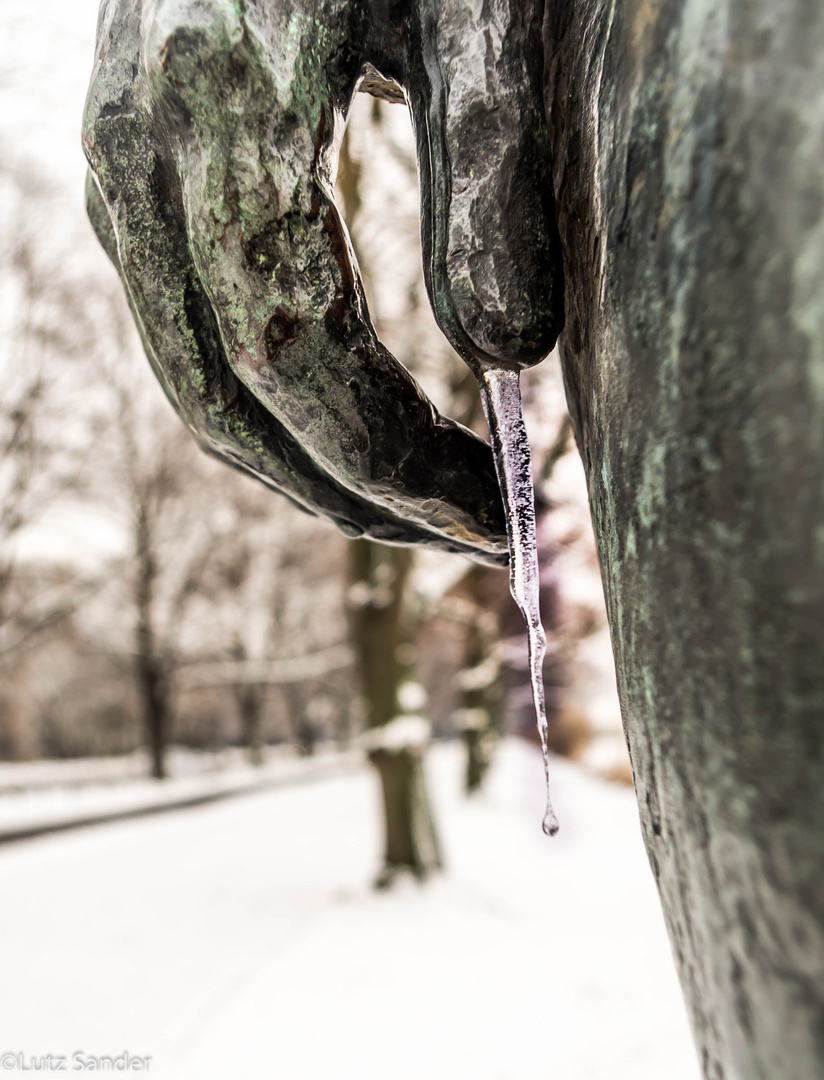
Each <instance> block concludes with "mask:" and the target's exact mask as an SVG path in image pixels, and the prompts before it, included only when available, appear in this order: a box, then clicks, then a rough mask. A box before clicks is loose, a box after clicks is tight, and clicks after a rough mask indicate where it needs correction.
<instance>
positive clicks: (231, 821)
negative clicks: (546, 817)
mask: <svg viewBox="0 0 824 1080" xmlns="http://www.w3.org/2000/svg"><path fill="white" fill-rule="evenodd" d="M462 767H463V761H462V752H461V748H460V746H459V745H458V744H456V743H455V744H450V745H447V746H443V747H439V748H436V750H435V751H433V753H432V755H431V758H430V771H429V776H430V781H431V788H432V791H433V797H434V801H435V803H436V807H437V811H438V815H439V821H440V824H441V828H442V833H443V841H444V848H445V853H446V858H447V860H448V865H447V870H446V872H445V873H444V874H443V875H441V876H440V877H439V878H438V879H437V880H433V881H432V882H430V883H429V884H427V885H425V886H418V885H416V884H414V883H413V882H411V881H409V882H402V883H401V884H400V886H399V887H398V888H396V889H395V890H392V891H390V892H388V893H376V892H375V891H374V890H373V889H372V887H371V881H372V879H373V877H374V874H375V871H376V869H377V867H378V862H379V854H380V835H379V820H380V818H379V813H378V791H377V788H376V783H375V778H374V777H373V775H372V772H371V770H369V769H368V768H367V767H366V766H363V767H360V768H357V767H355V768H352V769H351V771H350V772H348V773H347V774H345V775H341V776H337V777H334V778H328V779H324V780H320V781H318V782H317V783H315V784H312V785H306V786H303V787H292V788H286V789H283V790H273V791H271V792H266V793H262V794H259V795H252V796H248V797H247V798H244V799H239V800H237V801H231V802H222V803H217V804H214V805H210V806H205V807H200V808H197V809H192V810H187V811H182V812H179V813H176V814H171V815H168V816H162V817H157V818H149V819H143V820H140V821H134V822H125V823H123V822H121V823H118V824H113V825H105V826H100V827H99V828H96V829H94V830H87V831H82V832H78V833H68V834H63V835H61V836H59V837H58V836H55V837H49V838H43V839H39V840H35V841H31V842H27V843H25V844H20V845H14V846H10V847H7V848H4V849H0V880H2V890H1V891H0V926H2V930H0V955H2V956H3V979H2V980H0V1054H3V1053H11V1054H22V1055H24V1057H23V1058H22V1061H23V1063H26V1062H27V1061H28V1062H31V1060H32V1059H34V1058H38V1057H39V1056H42V1055H47V1054H52V1055H66V1056H67V1058H68V1065H69V1068H70V1067H71V1055H72V1054H73V1053H74V1052H75V1051H80V1052H82V1053H84V1055H86V1056H101V1055H118V1054H122V1053H123V1052H124V1051H128V1052H129V1053H130V1054H131V1055H132V1056H133V1057H139V1056H143V1057H145V1056H149V1057H151V1062H150V1075H154V1076H156V1077H162V1078H164V1080H212V1078H215V1080H218V1078H220V1080H230V1078H231V1080H235V1078H237V1080H257V1078H276V1077H284V1078H288V1080H303V1078H306V1080H326V1078H329V1080H344V1078H350V1077H351V1078H353V1080H354V1078H358V1080H373V1078H374V1080H386V1078H389V1077H391V1078H393V1080H405V1078H407V1077H408V1078H412V1077H414V1078H415V1080H419V1078H420V1077H422V1076H427V1077H432V1078H433V1080H462V1078H467V1080H503V1078H507V1080H509V1078H512V1080H533V1078H534V1080H538V1078H547V1080H549V1078H553V1080H554V1078H556V1077H557V1078H559V1080H630V1078H631V1080H664V1078H666V1080H697V1077H698V1068H697V1065H696V1062H695V1057H694V1053H693V1049H692V1045H691V1041H690V1036H689V1031H688V1028H687V1023H686V1019H685V1014H684V1008H683V1004H682V1001H681V996H680V992H679V988H678V985H677V981H676V977H675V974H674V969H673V964H672V960H671V957H670V951H669V945H668V942H667V938H666V934H665V932H664V927H663V922H662V917H661V913H660V909H659V906H658V900H657V896H656V894H655V888H654V885H653V882H652V877H651V875H650V872H649V868H648V866H647V862H646V857H645V854H644V851H643V847H642V844H641V839H640V833H639V828H638V822H637V810H636V807H635V802H634V798H633V796H632V793H631V792H630V791H628V790H627V789H625V788H622V787H619V786H615V785H609V784H606V783H604V782H603V781H600V780H597V779H594V778H592V777H590V776H587V775H586V774H585V773H584V772H582V771H581V770H580V769H579V768H578V767H576V766H574V765H570V764H568V763H565V762H562V761H554V762H553V770H552V771H553V780H554V798H555V804H556V807H557V810H558V814H559V817H560V818H561V824H562V830H561V833H560V834H559V836H558V837H557V838H556V839H555V840H552V841H550V840H547V839H546V838H545V837H544V836H543V834H542V833H541V830H540V818H541V812H542V795H543V792H542V779H543V777H542V771H543V770H542V767H541V763H540V758H539V756H538V754H537V752H536V751H535V750H534V749H533V748H532V747H531V746H528V745H526V744H523V743H519V742H516V741H509V742H507V743H506V744H505V745H504V747H503V748H502V750H501V752H500V753H499V755H498V758H497V760H496V764H495V766H494V768H493V771H492V774H491V776H490V782H489V785H488V789H487V790H486V791H485V792H483V793H482V794H481V795H480V796H478V797H473V798H472V799H466V798H464V796H463V795H462V793H461V790H460V781H461V773H462ZM8 1071H9V1072H12V1070H11V1069H9V1070H8Z"/></svg>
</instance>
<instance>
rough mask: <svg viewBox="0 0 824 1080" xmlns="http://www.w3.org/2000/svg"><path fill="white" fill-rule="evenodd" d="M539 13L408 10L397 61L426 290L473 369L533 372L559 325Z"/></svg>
mask: <svg viewBox="0 0 824 1080" xmlns="http://www.w3.org/2000/svg"><path fill="white" fill-rule="evenodd" d="M542 8H543V3H542V2H540V0H506V2H504V3H500V4H495V5H494V6H493V8H490V6H489V5H488V4H486V3H485V2H483V0H444V2H443V3H439V4H433V3H432V2H431V0H418V2H417V4H416V5H415V11H416V16H415V19H414V20H413V22H414V25H413V27H412V28H411V30H410V45H409V47H408V50H407V55H406V57H405V61H404V67H405V74H404V81H405V83H406V86H407V93H408V97H409V101H410V107H411V110H412V115H413V120H414V124H415V130H416V136H417V141H418V156H419V161H420V182H421V204H422V214H421V227H422V238H423V246H424V271H425V275H426V280H427V287H428V289H429V295H430V299H431V301H432V305H433V309H434V311H435V316H436V318H437V320H438V323H439V325H440V326H441V328H442V330H443V331H444V333H445V334H446V336H447V337H448V338H449V340H450V342H451V343H452V345H453V347H454V348H455V349H456V350H457V351H458V352H459V353H460V354H461V355H462V356H463V357H464V359H465V360H467V361H468V362H469V363H470V365H471V366H473V367H476V366H477V364H478V362H479V361H480V362H483V360H488V361H490V362H492V363H500V362H503V363H508V364H515V365H518V366H525V365H528V364H532V363H535V362H537V361H539V360H540V359H542V358H543V357H544V356H546V355H547V353H549V352H550V350H551V349H552V347H553V346H554V344H555V340H556V338H557V336H558V334H559V332H560V330H561V328H562V325H563V273H562V263H561V250H560V240H559V237H558V231H557V227H556V224H555V209H554V197H553V186H552V171H551V154H550V143H549V137H548V131H547V124H546V117H545V113H544V109H543V99H542V87H541V78H542V72H543V49H542V42H541V18H540V16H541V11H542Z"/></svg>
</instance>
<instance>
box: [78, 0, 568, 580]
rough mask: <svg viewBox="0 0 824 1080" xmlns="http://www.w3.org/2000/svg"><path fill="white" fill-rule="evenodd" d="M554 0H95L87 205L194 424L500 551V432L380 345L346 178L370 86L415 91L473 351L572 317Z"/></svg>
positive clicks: (305, 495)
mask: <svg viewBox="0 0 824 1080" xmlns="http://www.w3.org/2000/svg"><path fill="white" fill-rule="evenodd" d="M539 13H540V5H539V4H536V3H527V4H525V5H524V4H520V3H518V4H516V3H512V4H496V5H492V7H491V8H490V6H489V5H488V4H486V3H481V2H480V0H478V2H473V3H468V2H466V0H455V2H454V3H451V4H437V5H436V4H430V3H427V2H422V3H421V4H419V5H406V4H404V5H389V4H384V3H381V2H375V3H374V4H368V3H366V2H361V0H359V2H342V0H324V2H321V3H313V4H309V3H300V2H297V0H277V2H274V0H247V2H246V3H243V4H238V3H234V2H230V0H156V2H149V0H104V3H103V6H102V10H101V15H100V23H99V33H98V44H97V52H96V58H95V67H94V73H93V77H92V82H91V87H90V90H89V97H88V100H87V105H86V112H85V120H84V133H83V138H84V146H85V150H86V154H87V157H88V159H89V162H90V165H91V170H92V177H91V179H90V183H89V188H88V202H89V211H90V216H91V219H92V221H93V223H94V225H95V228H96V230H97V232H98V235H99V237H100V238H101V241H102V242H103V243H104V245H105V246H106V248H107V250H108V252H109V254H110V256H111V258H112V260H113V261H114V262H115V265H116V266H117V267H118V269H119V270H120V273H121V275H122V278H123V280H124V283H125V285H126V289H127V292H128V295H129V298H130V302H131V304H132V309H133V312H134V315H135V319H136V321H137V323H138V326H139V327H140V330H141V333H142V336H143V340H144V344H145V347H146V351H147V354H148V356H149V359H150V361H151V363H152V364H153V366H154V369H155V371H156V373H157V375H158V377H159V378H160V380H161V382H162V384H163V385H164V387H165V389H166V392H167V394H168V396H169V398H170V399H171V401H172V402H173V404H174V405H175V407H176V408H177V410H178V411H179V412H180V414H181V416H182V417H183V418H184V420H185V421H186V422H187V424H188V425H189V427H190V428H191V429H192V431H193V432H194V433H195V435H196V437H197V438H198V439H199V441H200V442H201V444H202V445H203V446H204V447H205V448H207V449H209V450H211V451H212V452H213V453H216V454H218V455H219V456H221V457H223V458H225V459H226V460H228V461H230V462H231V463H232V464H235V465H236V466H238V467H240V468H243V469H245V470H247V471H250V472H252V473H254V474H255V475H257V476H259V477H260V478H261V479H263V480H264V481H266V482H268V483H270V484H271V485H272V486H274V487H276V488H277V489H279V490H281V491H283V492H285V493H287V494H288V495H289V496H290V497H291V498H293V499H294V500H295V501H296V502H298V503H299V504H300V505H302V506H303V507H305V508H307V509H311V510H314V511H316V512H320V513H322V514H324V515H326V516H327V517H329V518H331V519H332V520H333V521H335V522H336V523H337V524H338V525H340V526H341V528H343V529H344V531H346V532H347V533H349V534H350V535H357V534H360V533H366V534H367V535H369V536H371V537H374V538H376V539H384V540H392V541H396V542H407V543H428V544H433V545H436V546H440V547H444V548H446V549H448V550H453V551H459V552H462V553H465V554H471V555H474V556H476V557H480V558H486V559H488V560H492V561H500V562H505V561H506V558H507V555H506V539H505V536H504V515H503V509H502V506H501V501H500V496H499V493H498V489H497V482H496V478H495V471H494V467H493V463H492V456H491V453H490V450H489V447H488V446H487V445H486V444H485V443H484V442H482V441H481V440H479V439H477V438H476V437H475V436H474V435H472V434H471V433H470V432H468V431H466V430H465V429H463V428H461V427H460V426H459V425H457V424H455V423H453V422H452V421H450V420H447V419H444V418H442V417H440V416H439V415H438V413H437V412H436V410H435V409H434V407H433V406H432V405H431V403H430V402H429V401H428V400H427V399H426V398H425V397H424V395H423V393H422V392H421V390H420V388H419V387H418V386H417V384H416V383H415V382H414V380H413V379H412V378H411V377H410V376H409V374H408V373H407V372H406V371H405V369H404V368H402V367H401V366H400V365H399V364H398V363H397V362H396V361H395V360H394V358H393V357H391V356H390V355H389V354H388V352H387V351H386V349H384V348H383V346H382V345H381V344H380V342H379V341H378V340H377V338H376V335H375V332H374V329H373V327H372V324H371V322H370V319H369V315H368V312H367V309H366V302H365V298H364V293H363V288H362V285H361V281H360V277H359V274H358V269H357V265H356V262H355V258H354V255H353V252H352V249H351V246H350V243H349V239H348V236H347V232H346V228H345V225H344V224H343V222H342V220H341V217H340V215H339V213H338V211H337V209H336V207H335V205H334V200H333V181H334V173H335V169H336V166H337V151H338V147H339V142H340V138H341V137H342V132H343V126H344V123H345V116H346V113H347V110H348V108H349V106H350V103H351V100H352V96H353V94H354V93H355V91H356V89H357V87H358V84H359V81H360V80H361V79H365V80H366V85H367V87H368V88H370V89H371V90H373V91H374V92H377V93H380V94H382V95H383V96H389V97H393V96H395V97H396V96H397V94H398V88H399V87H401V86H403V87H404V88H405V89H406V93H407V94H408V97H409V100H410V104H411V107H412V112H413V118H414V121H415V124H416V129H417V137H418V146H419V150H420V152H421V155H422V162H421V177H422V194H423V204H424V211H423V221H422V226H423V232H424V236H425V247H426V253H427V257H426V273H427V281H428V284H429V287H430V291H431V295H432V297H433V303H434V307H435V310H436V312H437V315H438V318H439V320H440V322H441V325H442V327H443V328H444V330H445V331H446V333H447V334H448V336H449V337H450V339H451V340H452V342H453V343H454V344H455V345H456V347H457V348H458V349H459V351H460V352H461V353H462V355H464V357H465V358H467V359H468V360H471V361H472V362H473V363H474V364H478V363H482V362H484V361H489V360H493V361H495V362H498V361H500V360H501V359H503V360H504V361H505V362H507V363H532V362H534V361H536V360H537V359H540V357H541V356H543V355H545V354H546V353H547V352H548V351H549V349H550V348H551V346H552V344H553V343H554V340H555V337H556V335H557V332H558V329H559V321H558V320H559V315H560V299H561V291H560V273H559V271H558V245H557V241H555V242H554V231H553V230H554V217H553V214H552V204H551V196H550V195H549V192H550V190H551V185H550V183H549V175H550V174H549V165H548V156H547V134H546V125H545V120H544V115H543V110H542V108H541V106H540V92H539V81H540V55H541V42H540V19H539Z"/></svg>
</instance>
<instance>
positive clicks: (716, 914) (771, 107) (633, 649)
mask: <svg viewBox="0 0 824 1080" xmlns="http://www.w3.org/2000/svg"><path fill="white" fill-rule="evenodd" d="M545 31H546V32H545V48H546V65H547V66H546V87H545V93H546V102H547V105H548V108H549V115H550V121H551V123H550V127H551V131H552V141H553V158H554V168H555V190H556V192H557V196H558V203H557V208H558V222H559V229H560V235H561V239H562V242H563V245H564V269H565V274H566V327H565V329H564V332H563V335H562V337H561V345H562V351H563V359H564V368H565V378H566V382H567V392H568V399H569V404H570V411H571V413H572V416H573V421H574V425H575V431H576V437H577V440H578V445H579V448H580V450H581V454H582V457H583V459H584V463H585V466H586V470H587V476H588V483H589V495H590V503H591V506H592V512H593V520H594V523H595V530H596V535H597V540H598V547H599V551H600V557H601V568H602V574H603V580H604V586H605V592H606V596H607V605H608V610H609V619H610V624H611V629H612V640H613V647H614V652H615V658H616V669H617V672H618V682H619V692H620V696H621V703H622V710H623V716H624V725H625V729H626V733H627V737H628V741H629V745H630V749H631V753H632V763H633V772H634V776H635V785H636V791H637V795H638V801H639V805H640V808H641V818H642V824H643V829H644V836H645V840H646V844H647V850H648V852H649V856H650V861H651V864H652V867H653V871H654V873H655V876H656V879H657V881H658V886H659V889H660V892H661V897H662V900H663V904H664V912H665V915H666V918H667V922H668V925H669V930H670V935H671V938H672V943H673V948H674V952H675V955H676V959H677V962H678V966H679V969H680V974H681V980H682V983H683V986H684V989H685V992H686V997H687V1002H688V1005H689V1008H690V1012H691V1015H692V1021H693V1028H694V1031H695V1035H696V1039H697V1043H698V1048H699V1055H700V1060H701V1064H702V1068H703V1071H704V1074H705V1076H707V1077H709V1078H711V1080H722V1078H723V1080H777V1078H779V1077H780V1078H781V1080H819V1078H821V1077H822V1076H824V614H822V613H824V5H822V4H821V3H820V2H819V0H812V2H809V0H621V2H617V3H616V2H614V0H567V2H564V3H551V4H550V3H548V4H547V20H546V27H545ZM641 1022H643V1021H641Z"/></svg>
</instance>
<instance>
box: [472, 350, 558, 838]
mask: <svg viewBox="0 0 824 1080" xmlns="http://www.w3.org/2000/svg"><path fill="white" fill-rule="evenodd" d="M478 382H479V385H480V388H481V398H482V400H483V406H484V412H485V413H486V420H487V423H488V424H489V433H490V436H491V438H492V449H493V451H494V454H495V468H496V470H497V473H498V483H499V484H500V485H501V494H502V496H503V500H504V505H505V507H506V522H507V533H508V535H509V552H510V564H509V565H510V571H509V588H510V590H511V592H512V596H513V597H514V599H515V603H516V604H517V605H518V607H519V608H520V609H521V612H522V614H523V616H524V619H525V620H526V627H527V635H528V641H529V674H530V679H531V682H532V699H533V701H534V702H535V717H536V719H537V722H538V733H539V734H540V736H541V749H542V750H543V754H544V772H545V774H546V814H545V815H544V821H543V829H544V832H545V833H546V834H547V836H554V835H555V833H556V832H557V831H558V819H557V818H556V816H555V811H554V810H553V809H552V800H551V799H550V794H549V756H548V754H547V720H546V705H545V702H544V677H543V662H544V653H545V651H546V634H545V633H544V628H543V626H542V625H541V612H540V606H539V578H538V544H537V541H536V537H535V498H534V495H533V490H532V466H531V463H530V453H529V441H528V439H527V436H526V426H525V425H524V414H523V409H522V407H521V384H520V372H519V371H518V370H516V369H513V368H489V369H486V370H484V371H483V372H482V373H481V375H480V377H479V379H478Z"/></svg>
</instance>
